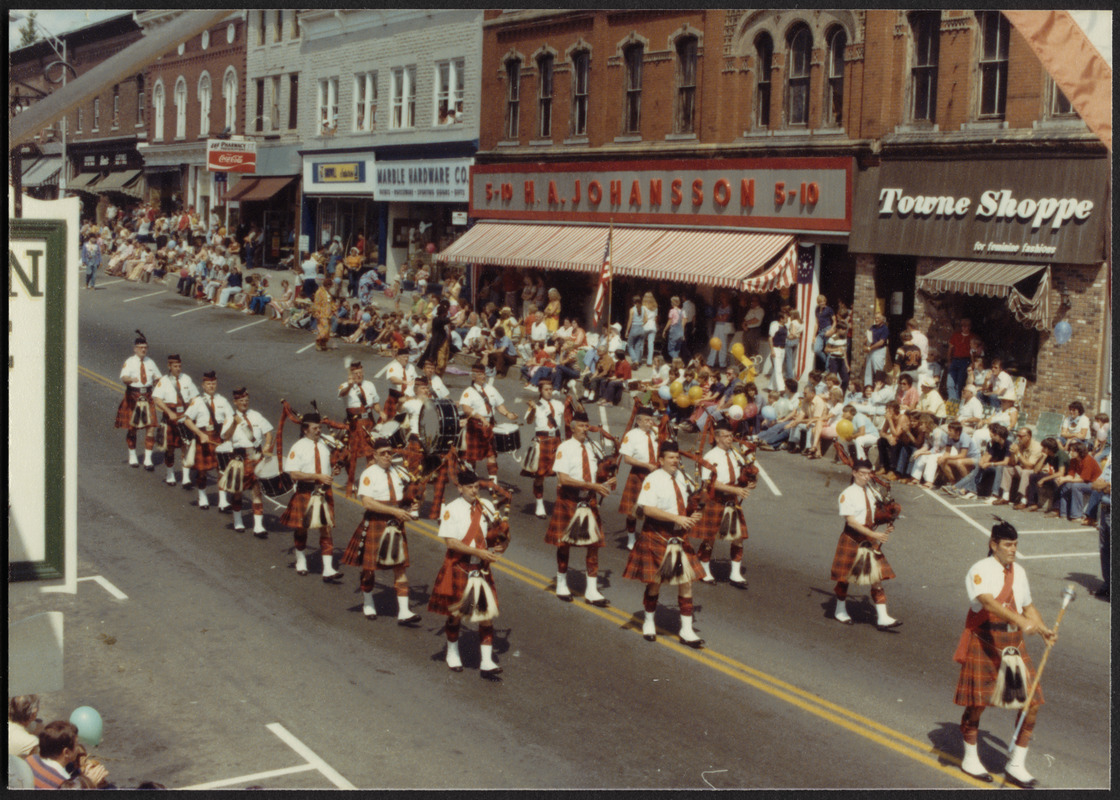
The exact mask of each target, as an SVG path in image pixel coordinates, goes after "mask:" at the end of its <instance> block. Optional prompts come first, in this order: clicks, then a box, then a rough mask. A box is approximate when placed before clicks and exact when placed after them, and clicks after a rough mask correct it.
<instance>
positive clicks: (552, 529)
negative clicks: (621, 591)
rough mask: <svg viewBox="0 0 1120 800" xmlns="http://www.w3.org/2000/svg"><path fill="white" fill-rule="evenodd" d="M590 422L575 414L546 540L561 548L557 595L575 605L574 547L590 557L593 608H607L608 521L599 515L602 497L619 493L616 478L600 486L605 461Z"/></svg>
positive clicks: (558, 466)
mask: <svg viewBox="0 0 1120 800" xmlns="http://www.w3.org/2000/svg"><path fill="white" fill-rule="evenodd" d="M589 427H590V422H589V420H588V418H587V414H586V413H585V412H582V411H577V412H575V414H574V415H573V416H572V438H570V439H568V440H566V441H564V442H562V443H561V444H560V445H559V446H558V447H557V448H556V460H555V462H554V463H553V466H552V469H553V470H554V471H555V473H556V503H555V505H553V507H552V516H551V517H550V518H549V520H548V531H547V532H546V533H545V537H544V541H545V543H546V544H551V545H554V546H555V547H556V597H557V598H558V599H560V600H563V601H564V602H566V603H570V602H572V592H571V590H570V589H569V588H568V555H569V553H570V548H571V547H573V546H575V547H583V548H584V549H585V552H586V554H587V556H586V559H587V560H586V565H587V590H586V591H585V592H584V594H583V596H584V599H585V600H586V601H587V602H588V603H590V604H591V605H593V606H598V607H600V608H605V607H606V606H608V605H610V601H609V600H607V598H605V597H603V595H602V594H600V593H599V548H600V547H602V546H603V522H602V518H601V517H600V515H599V503H598V497H596V495H598V496H601V497H606V496H607V495H608V494H610V493H611V491H613V490H614V486H615V479H614V478H611V479H610V480H609V481H607V482H605V483H596V482H595V477H596V471H597V470H598V468H599V460H598V458H597V457H596V455H595V450H594V448H593V447H592V446H591V442H590V440H589V439H588V438H587V433H588V428H589Z"/></svg>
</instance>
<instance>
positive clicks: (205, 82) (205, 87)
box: [198, 72, 211, 136]
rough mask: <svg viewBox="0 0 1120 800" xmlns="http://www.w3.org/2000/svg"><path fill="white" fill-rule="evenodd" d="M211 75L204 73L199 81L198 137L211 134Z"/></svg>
mask: <svg viewBox="0 0 1120 800" xmlns="http://www.w3.org/2000/svg"><path fill="white" fill-rule="evenodd" d="M210 96H211V93H210V73H208V72H203V73H202V75H201V76H200V77H199V79H198V135H199V136H206V135H207V134H209V133H210Z"/></svg>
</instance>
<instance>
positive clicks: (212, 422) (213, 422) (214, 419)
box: [206, 395, 218, 428]
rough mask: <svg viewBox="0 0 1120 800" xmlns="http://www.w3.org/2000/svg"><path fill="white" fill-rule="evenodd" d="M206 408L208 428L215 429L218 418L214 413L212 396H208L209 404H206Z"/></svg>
mask: <svg viewBox="0 0 1120 800" xmlns="http://www.w3.org/2000/svg"><path fill="white" fill-rule="evenodd" d="M206 406H207V408H209V409H210V427H211V428H216V427H217V426H218V417H217V416H216V415H215V413H214V396H213V395H211V396H210V402H209V403H207V404H206Z"/></svg>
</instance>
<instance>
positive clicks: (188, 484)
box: [183, 481, 194, 492]
mask: <svg viewBox="0 0 1120 800" xmlns="http://www.w3.org/2000/svg"><path fill="white" fill-rule="evenodd" d="M193 488H194V485H193V484H191V482H190V481H186V482H185V483H184V484H183V491H185V492H189V491H190V490H191V489H193Z"/></svg>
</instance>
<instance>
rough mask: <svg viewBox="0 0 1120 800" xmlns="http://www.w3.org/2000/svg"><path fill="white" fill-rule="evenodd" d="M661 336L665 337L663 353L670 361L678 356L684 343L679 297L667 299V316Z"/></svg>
mask: <svg viewBox="0 0 1120 800" xmlns="http://www.w3.org/2000/svg"><path fill="white" fill-rule="evenodd" d="M661 335H662V336H664V337H665V352H666V353H667V354H668V358H669V359H670V360H672V359H674V358H676V357H677V356H679V355H680V354H681V344H682V343H683V342H684V320H683V312H682V311H681V299H680V298H679V297H676V296H674V297H671V298H669V314H668V318H667V319H666V320H665V330H664V331H662V334H661Z"/></svg>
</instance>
